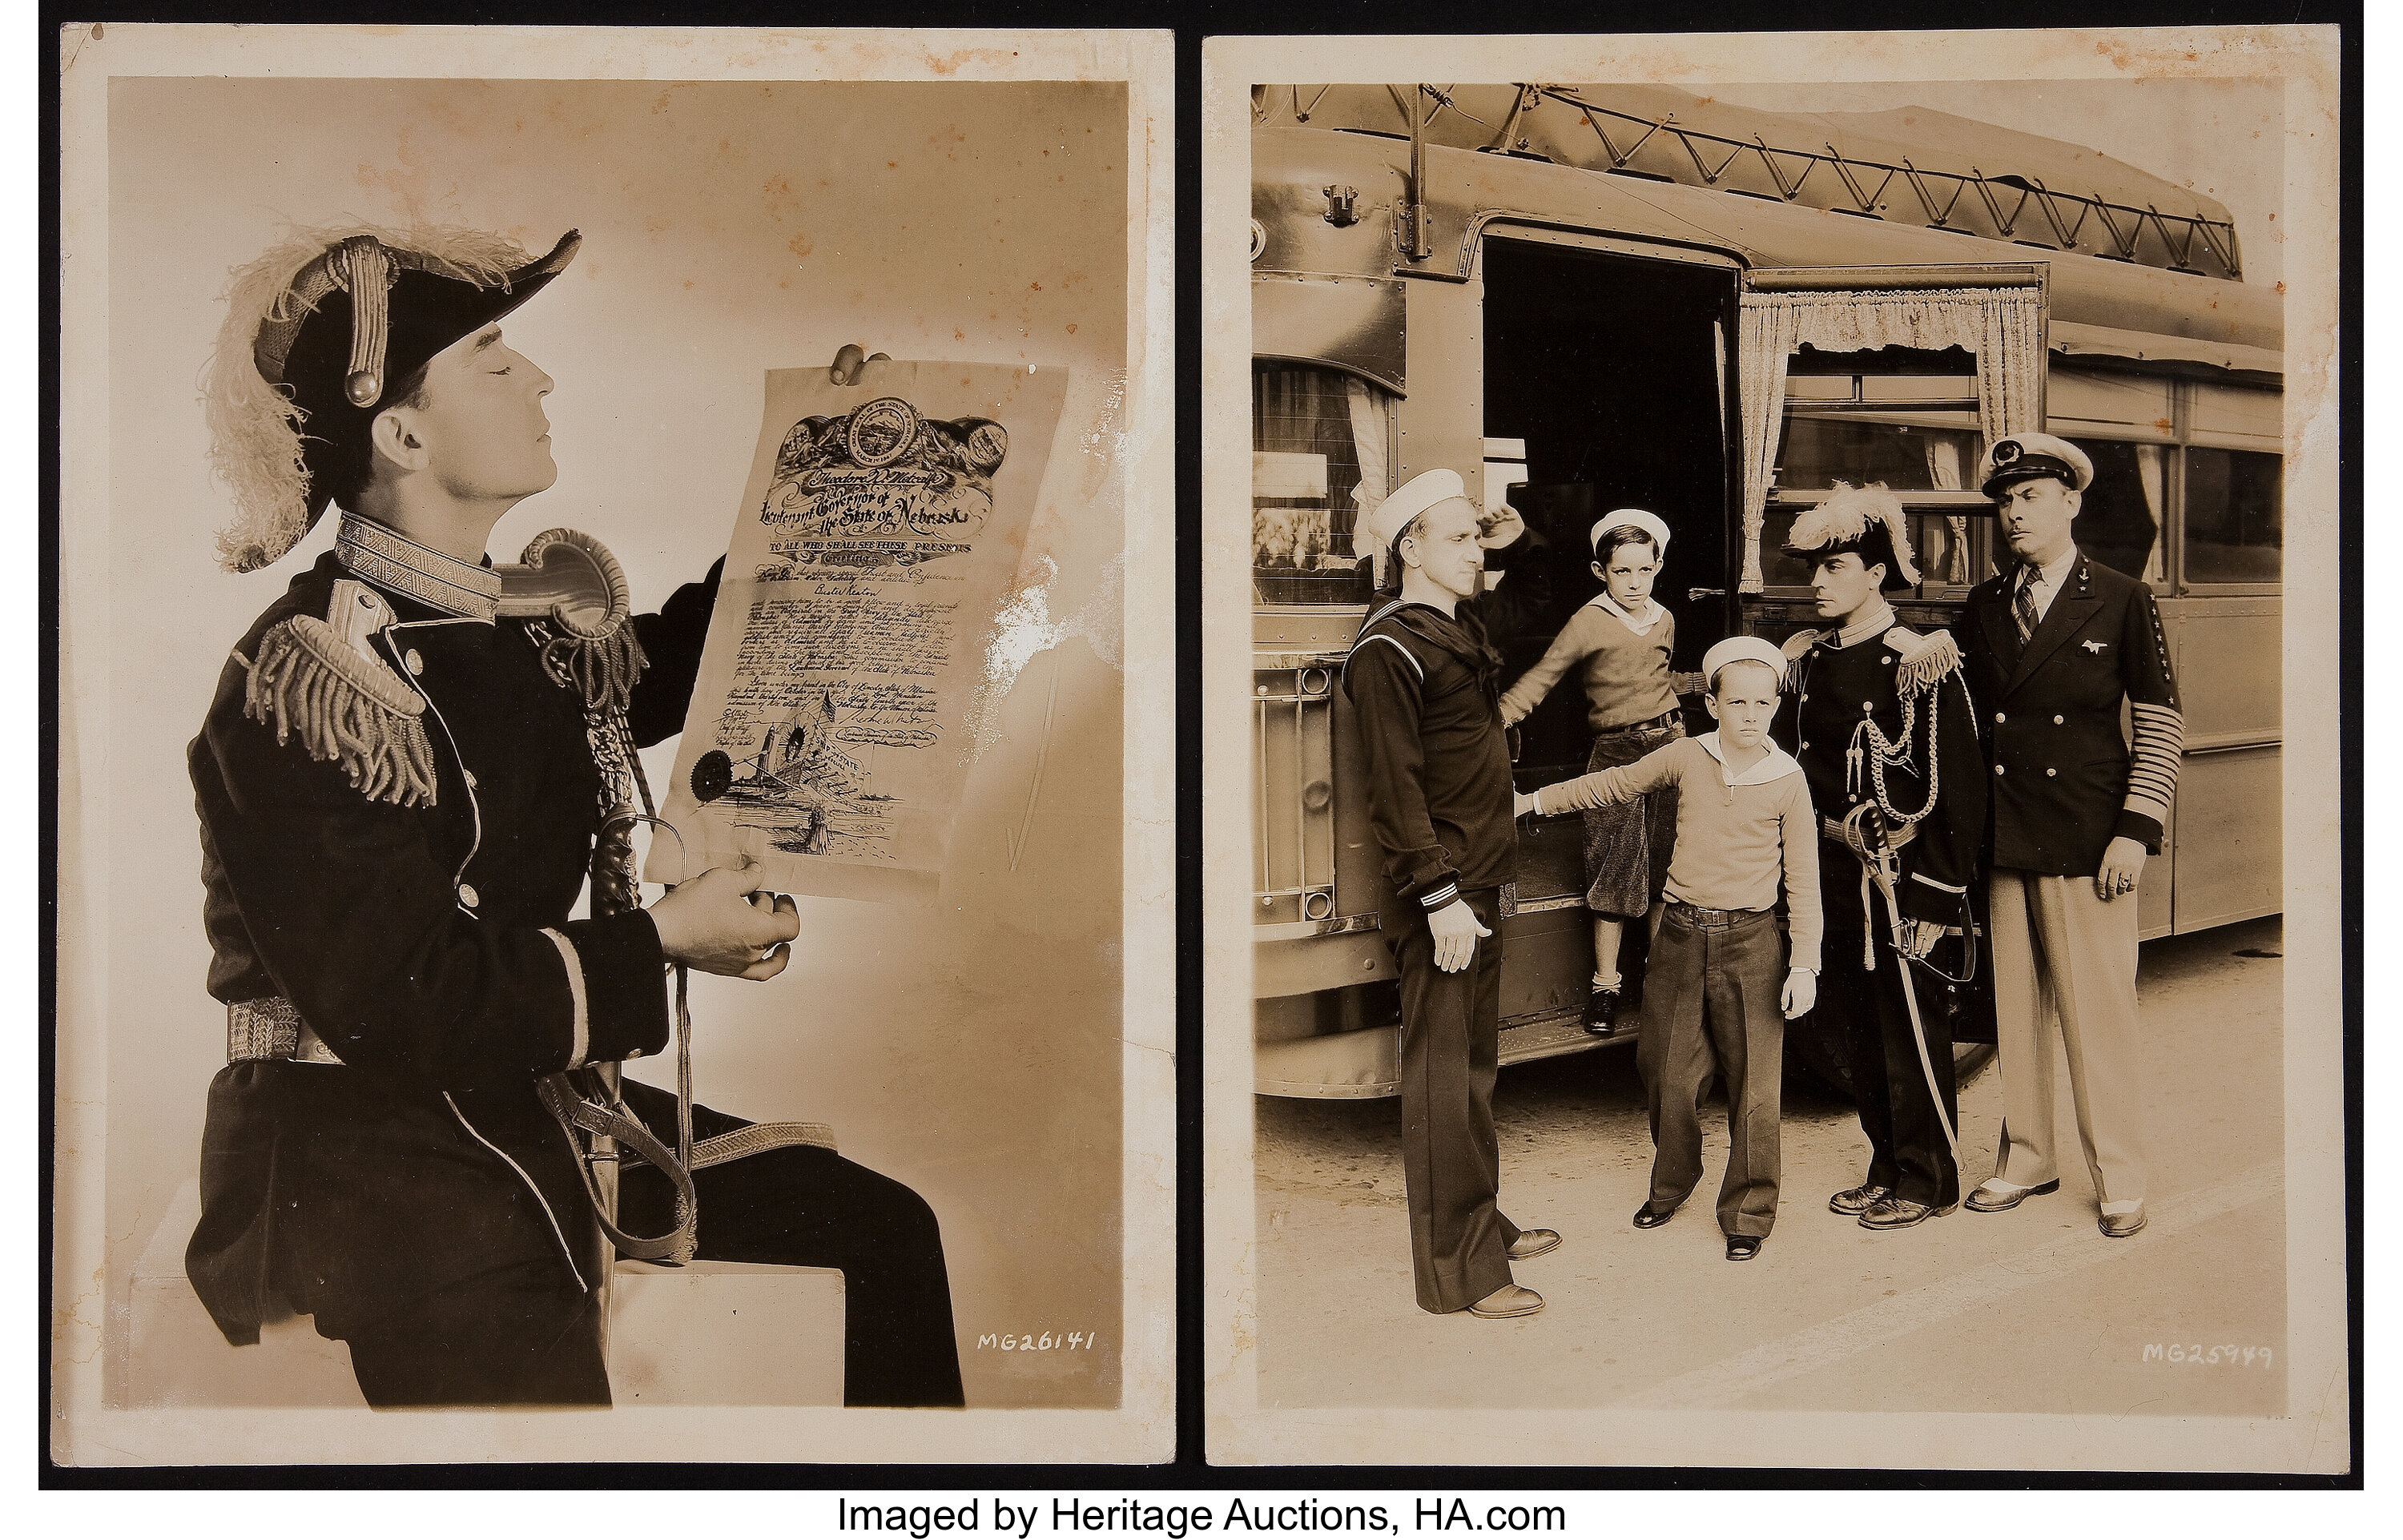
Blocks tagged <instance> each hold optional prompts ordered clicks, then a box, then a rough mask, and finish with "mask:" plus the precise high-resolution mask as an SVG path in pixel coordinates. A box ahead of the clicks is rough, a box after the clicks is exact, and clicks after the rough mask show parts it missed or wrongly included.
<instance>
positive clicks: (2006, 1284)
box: [1255, 919, 2302, 1416]
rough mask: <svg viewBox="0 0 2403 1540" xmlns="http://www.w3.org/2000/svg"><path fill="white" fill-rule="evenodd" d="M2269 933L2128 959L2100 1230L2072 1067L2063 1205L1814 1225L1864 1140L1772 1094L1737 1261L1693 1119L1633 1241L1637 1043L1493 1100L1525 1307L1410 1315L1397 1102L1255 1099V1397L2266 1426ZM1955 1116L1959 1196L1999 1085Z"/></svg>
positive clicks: (2274, 933) (1819, 1112)
mask: <svg viewBox="0 0 2403 1540" xmlns="http://www.w3.org/2000/svg"><path fill="white" fill-rule="evenodd" d="M2280 936H2281V931H2280V924H2279V922H2278V921H2277V920H2275V919H2271V920H2263V921H2256V922H2253V923H2247V924H2243V925H2236V926H2230V927H2227V928H2224V929H2221V930H2215V931H2211V932H2206V933H2204V934H2202V935H2199V936H2183V937H2177V938H2173V939H2167V940H2162V941H2157V942H2152V943H2149V944H2147V945H2146V949H2145V952H2144V961H2143V971H2142V974H2141V976H2140V986H2139V987H2140V990H2141V995H2142V1000H2143V1008H2144V1024H2145V1039H2146V1042H2145V1068H2146V1117H2147V1119H2148V1122H2147V1138H2148V1144H2149V1150H2150V1156H2151V1161H2152V1186H2151V1190H2150V1192H2149V1193H2148V1194H2147V1210H2148V1214H2149V1221H2148V1224H2147V1226H2146V1229H2145V1230H2144V1231H2143V1233H2141V1234H2139V1235H2137V1236H2135V1237H2133V1238H2132V1239H2129V1240H2124V1241H2110V1240H2105V1239H2104V1237H2103V1236H2102V1235H2101V1234H2099V1233H2098V1232H2097V1230H2096V1228H2095V1206H2094V1198H2093V1191H2092V1186H2091V1184H2090V1180H2089V1177H2088V1174H2087V1172H2086V1169H2085V1165H2084V1162H2083V1159H2082V1158H2081V1157H2080V1155H2079V1153H2078V1151H2077V1145H2076V1134H2075V1130H2076V1127H2077V1124H2076V1120H2075V1114H2074V1112H2073V1110H2072V1107H2071V1105H2070V1100H2069V1089H2068V1080H2067V1076H2066V1075H2058V1076H2057V1080H2058V1089H2059V1094H2060V1098H2061V1109H2060V1119H2059V1126H2060V1129H2061V1131H2062V1133H2063V1136H2064V1139H2065V1141H2066V1143H2065V1146H2064V1148H2063V1172H2062V1176H2063V1182H2062V1189H2061V1191H2060V1192H2059V1193H2057V1194H2053V1195H2051V1196H2049V1197H2045V1198H2039V1199H2031V1200H2028V1201H2026V1202H2024V1203H2022V1204H2021V1206H2020V1207H2019V1208H2018V1209H2016V1210H2014V1211H2012V1212H2010V1213H2008V1214H1972V1213H1969V1212H1967V1211H1966V1210H1962V1211H1959V1212H1956V1213H1954V1214H1950V1215H1948V1216H1945V1217H1943V1218H1940V1219H1933V1220H1930V1221H1928V1222H1927V1223H1925V1224H1923V1225H1921V1226H1919V1227H1917V1228H1913V1229H1909V1230H1903V1231H1898V1232H1895V1233H1890V1234H1881V1233H1877V1232H1873V1231H1869V1230H1865V1229H1863V1228H1860V1227H1859V1226H1858V1225H1856V1224H1854V1222H1853V1221H1852V1220H1850V1219H1847V1218H1843V1217H1840V1216H1839V1215H1836V1214H1830V1213H1829V1212H1828V1211H1827V1195H1828V1194H1830V1193H1833V1192H1836V1191H1838V1190H1840V1189H1841V1188H1844V1187H1848V1186H1852V1185H1854V1183H1856V1182H1858V1181H1859V1180H1860V1179H1861V1175H1862V1173H1863V1172H1864V1170H1865V1169H1866V1166H1867V1163H1868V1141H1867V1140H1866V1139H1864V1138H1863V1137H1862V1135H1861V1131H1860V1128H1859V1125H1858V1124H1857V1122H1856V1121H1855V1120H1854V1116H1853V1114H1852V1111H1851V1109H1850V1107H1849V1106H1848V1105H1846V1104H1843V1103H1840V1102H1838V1101H1837V1100H1835V1099H1834V1098H1832V1097H1830V1096H1829V1095H1827V1093H1826V1092H1824V1091H1819V1090H1814V1089H1808V1088H1806V1087H1804V1086H1801V1085H1799V1084H1796V1083H1795V1082H1793V1081H1790V1080H1789V1091H1788V1095H1787V1098H1786V1103H1785V1130H1784V1182H1783V1193H1782V1203H1781V1205H1780V1209H1779V1214H1778V1223H1777V1228H1776V1230H1775V1233H1774V1234H1773V1235H1772V1236H1771V1238H1770V1240H1769V1242H1768V1244H1767V1245H1766V1246H1765V1247H1764V1248H1763V1250H1762V1252H1761V1254H1760V1256H1758V1257H1757V1258H1756V1259H1755V1260H1753V1261H1751V1262H1748V1263H1743V1264H1733V1263H1729V1262H1728V1261H1727V1260H1726V1259H1725V1257H1724V1255H1723V1242H1722V1241H1721V1238H1720V1236H1719V1234H1718V1231H1717V1228H1716V1227H1715V1224H1714V1222H1713V1219H1712V1215H1711V1210H1710V1202H1709V1200H1710V1197H1711V1195H1712V1193H1713V1192H1715V1187H1716V1183H1717V1180H1718V1173H1719V1172H1721V1171H1722V1170H1724V1168H1725V1161H1726V1152H1727V1141H1726V1134H1725V1126H1724V1116H1723V1112H1722V1111H1721V1109H1719V1108H1717V1107H1714V1108H1712V1109H1710V1111H1709V1112H1708V1113H1707V1114H1706V1116H1705V1122H1704V1127H1705V1131H1706V1144H1705V1156H1704V1158H1705V1174H1704V1176H1703V1186H1702V1187H1701V1188H1698V1189H1697V1191H1696V1194H1695V1196H1694V1198H1693V1199H1692V1200H1689V1201H1688V1204H1687V1205H1686V1207H1685V1208H1684V1209H1682V1210H1680V1211H1679V1212H1678V1214H1677V1216H1676V1217H1675V1218H1674V1220H1672V1221H1671V1222H1670V1223H1669V1224H1667V1225H1665V1226H1662V1227H1661V1228H1658V1229H1654V1230H1649V1231H1638V1230H1636V1229H1635V1228H1633V1227H1632V1225H1631V1224H1630V1223H1629V1218H1630V1216H1631V1215H1632V1214H1633V1213H1634V1211H1635V1209H1636V1207H1637V1205H1639V1204H1640V1203H1642V1202H1643V1201H1644V1200H1645V1196H1646V1172H1647V1171H1648V1169H1649V1166H1650V1160H1651V1145H1650V1140H1649V1137H1648V1135H1647V1133H1646V1126H1645V1117H1644V1103H1643V1091H1642V1087H1641V1085H1640V1083H1639V1082H1638V1080H1637V1078H1636V1074H1635V1064H1634V1055H1633V1053H1632V1051H1630V1050H1628V1049H1625V1048H1620V1047H1604V1048H1601V1049H1598V1050H1596V1051H1593V1052H1589V1053H1583V1054H1578V1055H1575V1056H1572V1057H1569V1058H1565V1059H1558V1060H1551V1061H1544V1062H1540V1063H1534V1064H1526V1065H1521V1066H1519V1067H1516V1068H1513V1069H1509V1070H1505V1071H1504V1072H1503V1075H1502V1084H1501V1089H1500V1091H1499V1093H1498V1096H1497V1098H1496V1116H1497V1119H1498V1121H1499V1124H1500V1127H1501V1138H1502V1202H1503V1210H1504V1212H1505V1213H1507V1214H1509V1215H1510V1217H1511V1218H1513V1219H1515V1220H1516V1221H1518V1222H1519V1223H1520V1224H1521V1225H1523V1226H1531V1227H1532V1226H1544V1227H1549V1228H1554V1229H1558V1230H1560V1231H1561V1232H1562V1234H1563V1237H1564V1238H1565V1241H1564V1243H1563V1245H1562V1247H1561V1248H1560V1249H1559V1250H1557V1251H1555V1252H1553V1253H1552V1254H1550V1255H1549V1256H1543V1257H1539V1258H1536V1259H1535V1260H1533V1261H1530V1262H1525V1263H1521V1264H1520V1266H1519V1268H1518V1279H1519V1282H1521V1283H1524V1284H1526V1285H1528V1286H1529V1287H1532V1288H1534V1289H1536V1290H1538V1291H1539V1292H1541V1293H1542V1294H1543V1295H1544V1297H1545V1298H1546V1300H1547V1302H1548V1305H1547V1308H1546V1310H1545V1311H1543V1312H1542V1313H1541V1314H1538V1315H1535V1316H1533V1317H1529V1318H1527V1319H1524V1320H1520V1321H1479V1320H1475V1319H1473V1318H1471V1317H1469V1316H1468V1315H1466V1314H1465V1313H1464V1314H1457V1315H1446V1316H1437V1315H1429V1314H1426V1313H1424V1312H1422V1311H1420V1310H1419V1309H1418V1308H1417V1306H1416V1305H1415V1304H1414V1302H1413V1300H1412V1297H1411V1290H1410V1243H1409V1235H1408V1230H1407V1227H1406V1222H1405V1215H1404V1206H1403V1189H1402V1167H1401V1158H1400V1154H1399V1149H1398V1146H1397V1144H1396V1134H1397V1118H1398V1103H1396V1102H1395V1101H1393V1100H1384V1101H1375V1102H1333V1101H1329V1102H1302V1101H1288V1100H1284V1099H1279V1098H1271V1097H1261V1098H1257V1099H1256V1102H1255V1109H1256V1113H1257V1144H1256V1150H1257V1170H1256V1183H1257V1189H1256V1190H1257V1224H1258V1239H1259V1274H1258V1277H1259V1320H1258V1339H1259V1344H1260V1349H1259V1358H1258V1366H1259V1374H1258V1396H1259V1405H1260V1406H1261V1408H1264V1409H1265V1408H1272V1407H1277V1408H1286V1407H1323V1406H1391V1407H1413V1406H1419V1407H1529V1408H1540V1407H1590V1406H1612V1405H1628V1406H1644V1407H1664V1408H1667V1407H1679V1408H1700V1407H1731V1408H1756V1409H1768V1408H1830V1409H1841V1410H1870V1409H1874V1410H1885V1411H1910V1410H1921V1409H1930V1410H1932V1409H1942V1410H1952V1411H2012V1412H2028V1411H2049V1412H2082V1413H2118V1414H2123V1415H2124V1414H2129V1413H2142V1414H2145V1415H2148V1416H2158V1415H2161V1414H2164V1413H2187V1414H2200V1415H2206V1416H2242V1415H2247V1414H2265V1413H2277V1412H2283V1411H2284V1410H2285V1407H2286V1403H2287V1398H2288V1394H2289V1388H2288V1384H2287V1377H2286V1367H2285V1351H2284V1347H2285V1325H2286V1304H2285V1267H2286V1257H2285V1210H2284V1204H2283V1201H2282V1200H2283V1196H2284V1190H2285V1189H2284V1182H2283V1159H2282V1146H2283V1132H2282V1117H2283V1113H2284V1094H2283V1090H2282V1083H2281V1062H2282V1059H2281V1055H2282V1048H2281V1040H2280V1028H2281V1019H2282V1008H2281V988H2282V978H2283V970H2284V966H2285V964H2284V963H2283V962H2282V961H2280V960H2279V957H2278V955H2277V954H2278V953H2279V952H2280V951H2281V950H2282V947H2281V944H2280ZM2248 953H2252V954H2255V955H2247V954H2248ZM2261 954H2266V955H2261ZM1961 1104H1962V1127H1961V1137H1962V1165H1963V1169H1964V1172H1965V1182H1964V1186H1967V1185H1969V1184H1970V1183H1972V1182H1974V1181H1976V1180H1977V1179H1979V1178H1980V1177H1982V1176H1983V1175H1985V1174H1986V1173H1987V1172H1991V1171H1992V1170H1993V1150H1994V1140H1995V1135H1996V1132H1997V1131H1998V1129H1999V1126H2000V1123H2001V1116H2002V1113H2001V1108H2002V1089H2001V1077H2000V1074H1999V1072H1998V1071H1997V1070H1996V1069H1994V1068H1993V1067H1988V1068H1987V1069H1985V1070H1983V1071H1982V1072H1981V1073H1979V1075H1976V1076H1975V1077H1974V1078H1973V1079H1972V1080H1971V1081H1970V1082H1969V1083H1968V1084H1967V1085H1966V1086H1965V1088H1964V1089H1963V1091H1962V1097H1961ZM2197 1348H2200V1349H2202V1353H2203V1359H2202V1362H2196V1361H2194V1359H2193V1357H2192V1356H2190V1355H2191V1354H2192V1353H2194V1350H2196V1349H2197ZM2231 1348H2232V1349H2233V1350H2234V1352H2233V1353H2229V1352H2228V1351H2227V1350H2229V1349H2231ZM2214 1349H2218V1350H2221V1352H2220V1353H2219V1358H2220V1359H2221V1361H2219V1362H2213V1361H2212V1360H2211V1357H2210V1354H2211V1351H2212V1350H2214ZM2248 1350H2252V1351H2250V1352H2248ZM2260 1350H2269V1351H2267V1352H2263V1351H2260ZM2229 1359H2232V1360H2233V1361H2232V1362H2229V1361H2228V1360H2229ZM2301 1393H2302V1392H2301V1391H2300V1390H2299V1391H2298V1393H2297V1394H2301Z"/></svg>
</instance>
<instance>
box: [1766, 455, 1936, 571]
mask: <svg viewBox="0 0 2403 1540" xmlns="http://www.w3.org/2000/svg"><path fill="white" fill-rule="evenodd" d="M1848 551H1850V552H1854V553H1856V554H1858V555H1859V557H1860V559H1861V565H1863V566H1865V567H1873V566H1876V565H1877V564H1878V563H1879V562H1884V563H1885V580H1884V581H1883V582H1882V583H1880V584H1879V585H1878V587H1879V588H1881V589H1883V590H1893V589H1908V588H1913V587H1916V586H1917V585H1918V582H1919V568H1918V566H1917V565H1916V564H1914V563H1913V562H1912V561H1911V559H1910V521H1909V520H1907V519H1906V518H1905V517H1904V515H1903V511H1902V499H1900V498H1898V497H1896V495H1895V494H1894V493H1890V492H1888V491H1886V489H1885V488H1884V486H1882V484H1878V483H1874V482H1873V483H1871V484H1870V485H1868V486H1866V487H1848V486H1846V485H1845V484H1844V483H1842V482H1841V481H1839V482H1837V483H1836V490H1835V492H1834V493H1830V494H1829V496H1828V498H1827V501H1826V502H1824V503H1821V504H1820V505H1819V506H1817V507H1813V508H1805V509H1804V510H1803V511H1802V513H1801V514H1800V516H1799V517H1798V518H1797V519H1796V520H1794V527H1793V528H1792V529H1791V530H1789V531H1787V532H1786V535H1785V554H1786V555H1788V556H1799V557H1801V558H1802V559H1803V560H1804V561H1806V562H1816V561H1818V560H1820V559H1821V558H1822V557H1827V556H1841V555H1843V554H1844V553H1846V552H1848Z"/></svg>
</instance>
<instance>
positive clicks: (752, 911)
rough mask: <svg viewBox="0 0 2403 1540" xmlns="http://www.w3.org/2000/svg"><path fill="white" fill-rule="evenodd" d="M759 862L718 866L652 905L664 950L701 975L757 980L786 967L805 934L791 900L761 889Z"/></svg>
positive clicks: (671, 957)
mask: <svg viewBox="0 0 2403 1540" xmlns="http://www.w3.org/2000/svg"><path fill="white" fill-rule="evenodd" d="M764 881H765V878H764V875H763V873H762V871H761V869H760V867H759V866H758V864H757V862H754V861H751V860H749V859H748V858H745V859H744V861H743V864H742V865H741V866H739V867H712V868H711V869H709V870H708V871H705V872H702V873H701V875H700V876H699V877H696V878H694V879H693V880H692V881H688V882H686V883H683V884H682V885H680V886H678V887H677V888H676V889H675V890H674V891H673V892H672V893H670V894H669V895H667V896H666V897H664V898H662V899H660V901H659V902H658V903H656V904H654V905H652V906H651V911H650V912H651V923H652V924H654V925H656V926H658V927H659V933H660V951H662V952H664V953H666V954H667V956H668V958H669V960H670V961H672V962H677V963H682V964H686V965H687V966H689V967H696V968H699V969H700V970H701V972H703V973H715V974H720V975H723V976H725V977H727V978H748V979H751V980H753V981H754V982H759V981H763V980H766V979H770V978H775V977H776V975H778V974H780V973H782V972H784V971H785V963H786V962H788V961H789V960H790V959H791V956H792V948H791V946H790V945H789V943H790V942H791V941H792V940H793V939H794V937H796V936H799V935H800V934H801V919H800V913H799V910H798V909H795V908H794V907H793V901H792V899H791V898H789V897H786V896H785V895H782V894H770V893H766V892H763V891H761V888H762V884H763V882H764Z"/></svg>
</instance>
